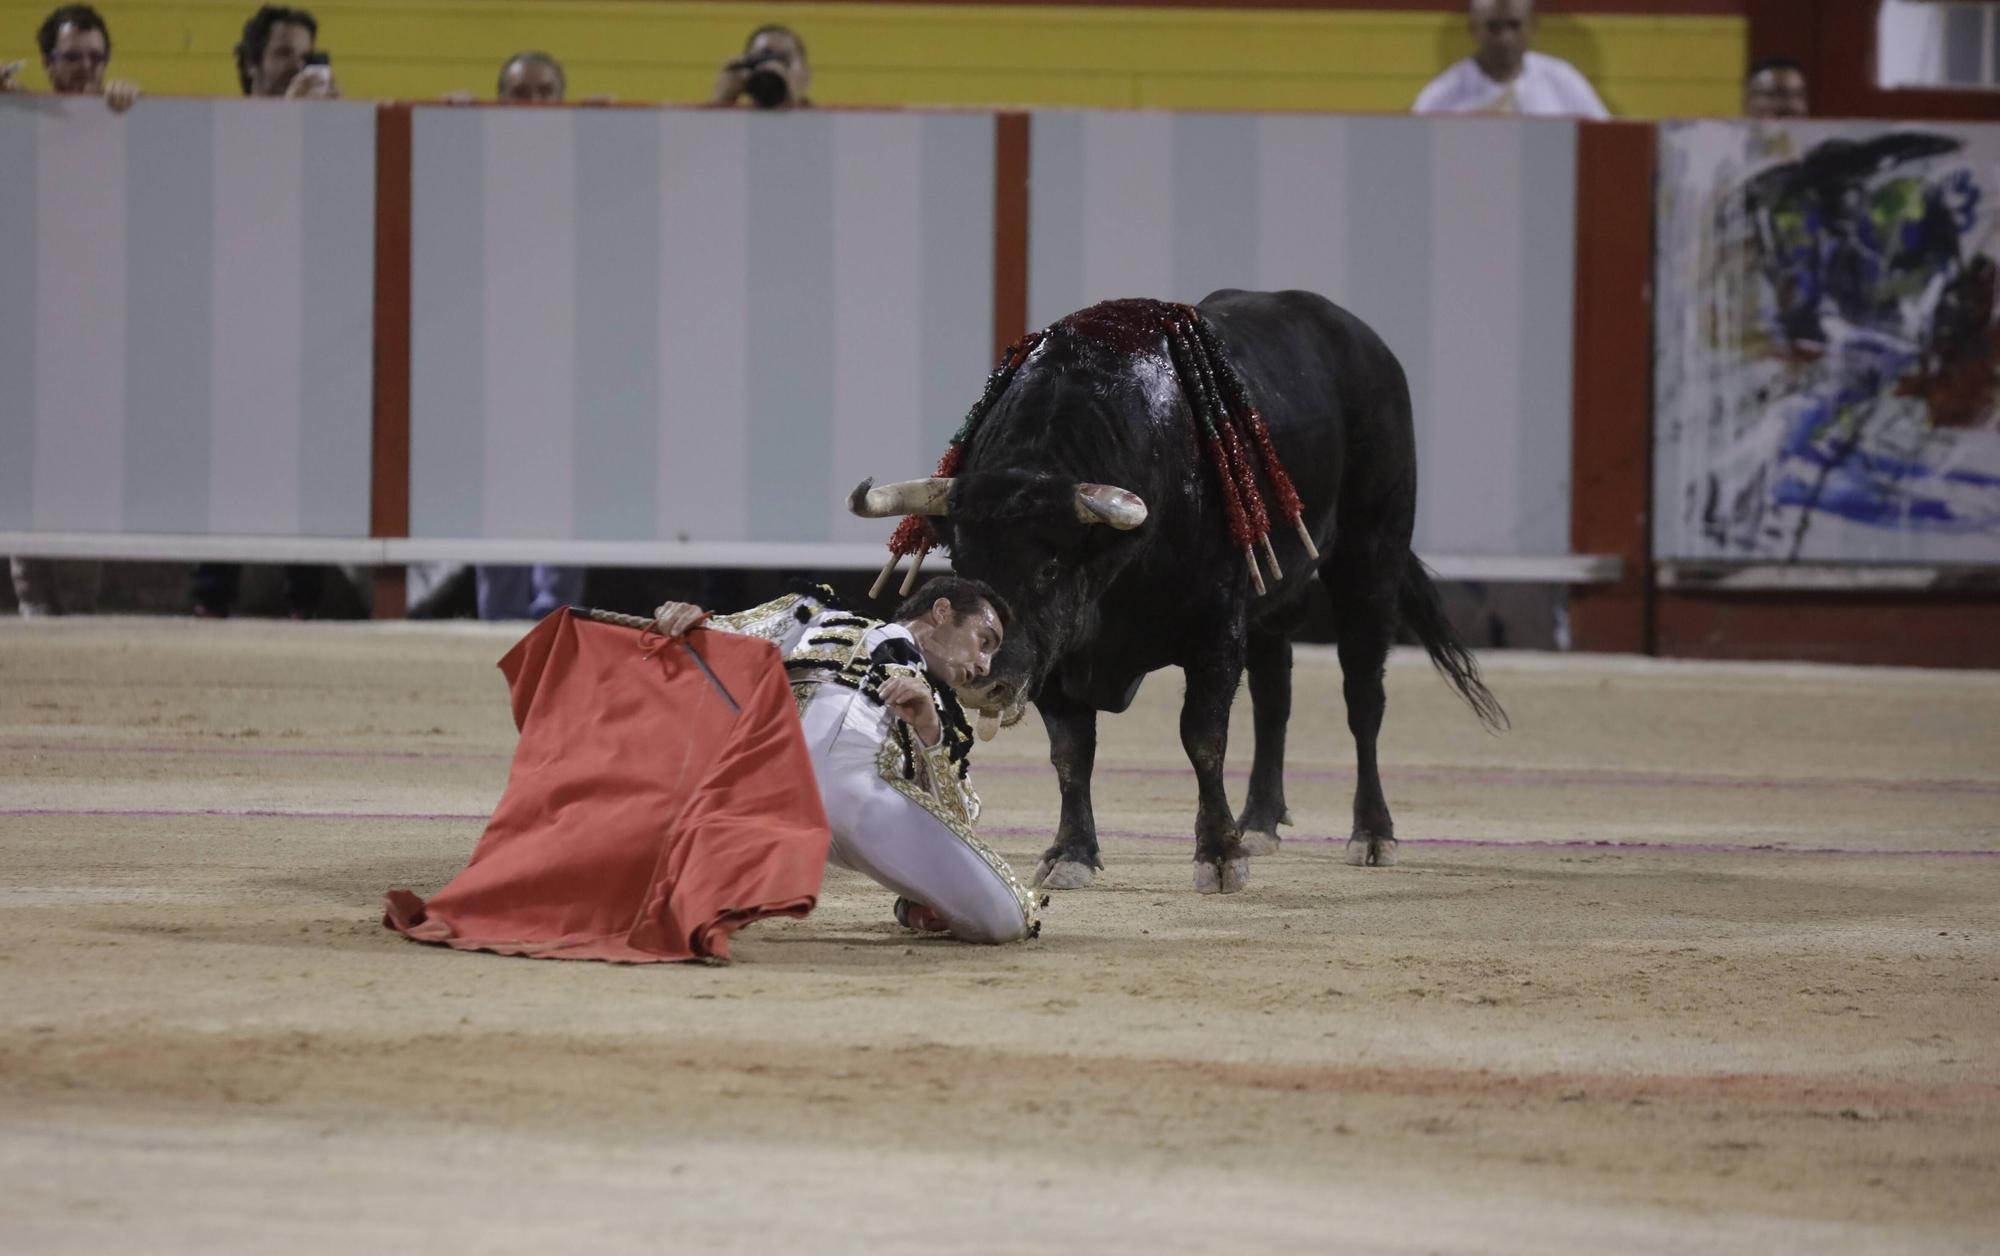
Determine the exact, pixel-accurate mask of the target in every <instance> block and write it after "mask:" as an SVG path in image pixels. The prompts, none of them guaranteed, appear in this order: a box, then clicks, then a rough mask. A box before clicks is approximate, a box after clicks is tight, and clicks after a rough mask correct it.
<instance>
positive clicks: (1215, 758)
mask: <svg viewBox="0 0 2000 1256" xmlns="http://www.w3.org/2000/svg"><path fill="white" fill-rule="evenodd" d="M1240 648H1241V647H1240V645H1239V647H1238V649H1239V650H1240ZM1216 653H1218V654H1223V653H1226V651H1224V650H1222V649H1218V650H1217V651H1216ZM1182 670H1184V671H1185V672H1186V673H1187V697H1186V699H1185V700H1184V701H1183V702H1182V704H1181V747H1182V749H1184V750H1186V751H1187V757H1188V762H1189V763H1191V764H1193V765H1194V776H1195V783H1196V785H1197V786H1198V788H1199V789H1200V791H1201V801H1200V802H1199V803H1198V804H1197V805H1196V808H1195V816H1194V888H1195V890H1196V891H1197V892H1199V893H1202V894H1216V893H1221V894H1234V893H1235V892H1236V891H1238V890H1240V889H1242V888H1243V885H1244V883H1245V882H1246V881H1248V880H1249V879H1250V856H1249V854H1248V853H1246V852H1245V851H1244V849H1243V843H1242V840H1241V836H1240V833H1239V831H1238V829H1237V827H1236V820H1235V818H1234V817H1232V816H1231V815H1230V814H1229V795H1228V793H1227V791H1225V790H1224V788H1223V784H1222V763H1223V759H1224V758H1225V757H1226V755H1227V754H1228V751H1229V704H1230V702H1231V700H1232V699H1234V698H1235V696H1236V683H1237V681H1238V680H1240V679H1242V675H1243V662H1242V655H1241V654H1240V653H1230V657H1228V659H1227V660H1226V661H1225V662H1217V661H1215V660H1213V659H1204V660H1202V661H1201V662H1199V663H1191V664H1186V665H1184V667H1183V669H1182Z"/></svg>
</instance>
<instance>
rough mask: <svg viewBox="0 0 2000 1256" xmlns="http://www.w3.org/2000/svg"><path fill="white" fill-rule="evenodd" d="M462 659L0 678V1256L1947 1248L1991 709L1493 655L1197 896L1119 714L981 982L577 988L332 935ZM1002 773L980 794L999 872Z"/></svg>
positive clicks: (211, 645)
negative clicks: (1097, 826) (1494, 730)
mask: <svg viewBox="0 0 2000 1256" xmlns="http://www.w3.org/2000/svg"><path fill="white" fill-rule="evenodd" d="M511 636H512V632H511V631H507V630H502V631H499V632H496V631H494V630H492V629H486V628H476V627H456V628H454V627H438V626H431V627H428V628H425V627H397V626H368V625H344V626H331V625H329V626H298V625H289V624H273V623H252V622H232V623H193V622H178V621H167V620H140V619H124V620H118V619H106V620H96V621H71V622H59V623H47V622H42V623H22V622H18V621H14V622H6V623H0V904H4V908H5V910H4V911H0V1175H4V1181H5V1183H6V1188H5V1189H4V1190H0V1250H5V1251H8V1252H23V1253H26V1252H44V1251H46V1252H103V1251H116V1250H137V1251H147V1252H180V1251H189V1252H191V1251H203V1252H212V1251H259V1252H272V1251H280V1252H288V1253H289V1252H318V1251H325V1252H353V1251H360V1250H374V1251H384V1250H391V1249H392V1248H394V1249H402V1250H418V1249H428V1250H434V1251H437V1250H443V1251H473V1250H477V1251H486V1252H501V1251H537V1252H547V1251H578V1250H585V1249H586V1248H587V1247H598V1248H603V1247H609V1248H613V1249H619V1250H635V1251H637V1250H648V1251H666V1252H675V1251H683V1250H725V1251H758V1252H784V1251H797V1252H836V1251H854V1252H866V1253H871V1254H878V1256H880V1254H887V1253H901V1252H911V1253H926V1254H934V1253H938V1252H960V1251H963V1252H971V1253H1002V1252H1024V1253H1025V1252H1037V1253H1046V1252H1058V1251H1092V1252H1125V1251H1130V1252H1147V1253H1160V1252H1198V1251H1200V1252H1236V1251H1252V1250H1281V1251H1343V1252H1361V1253H1373V1252H1396V1253H1403V1252H1410V1253H1415V1252H1503V1251H1517V1252H1535V1253H1550V1252H1576V1253H1604V1252H1619V1253H1631V1252H1690V1251H1701V1252H1737V1251H1741V1252H1754V1253H1757V1254H1758V1256H1770V1254H1771V1253H1775V1252H1793V1251H1796V1252H1811V1253H1829V1252H1899V1253H1900V1252H1927V1251H1966V1252H1971V1251H1995V1250H2000V1045H1996V1044H2000V831H1996V830H2000V676H1995V675H1984V674H1971V673H1955V674H1949V673H1931V674H1924V673H1912V672H1889V671H1875V672H1869V671H1850V670H1843V669H1828V668H1803V667H1799V668H1785V667H1754V666H1708V665H1668V664H1657V663H1650V662H1645V661H1641V660H1632V659H1609V660H1596V659H1577V658H1562V659H1556V658H1550V657H1546V656H1520V657H1512V658H1510V657H1504V656H1496V657H1493V658H1491V659H1490V660H1489V675H1490V679H1491V681H1492V683H1493V687H1494V688H1495V690H1496V691H1497V692H1498V693H1499V695H1500V696H1501V698H1502V700H1503V701H1504V702H1506V703H1507V705H1508V707H1509V709H1510V710H1511V712H1512V714H1513V716H1514V721H1515V726H1516V727H1515V730H1514V731H1513V732H1512V733H1509V734H1507V735H1505V736H1499V737H1495V736H1490V735H1488V734H1486V733H1484V732H1482V731H1481V730H1480V729H1479V727H1478V725H1477V724H1476V723H1475V722H1474V720H1473V719H1472V717H1471V716H1470V715H1469V714H1468V713H1467V712H1466V711H1465V710H1464V709H1463V708H1462V707H1461V706H1459V705H1458V704H1457V702H1456V700H1455V699H1454V698H1453V697H1452V695H1451V694H1450V692H1449V691H1448V690H1447V689H1446V687H1445V686H1444V684H1443V683H1442V682H1441V681H1439V680H1438V679H1436V678H1435V677H1433V676H1432V675H1431V674H1430V672H1429V669H1428V667H1427V666H1425V665H1424V664H1423V663H1422V662H1421V661H1420V660H1417V659H1413V658H1410V657H1408V656H1403V655H1399V656H1398V657H1397V659H1396V660H1395V661H1394V662H1393V663H1392V666H1391V677H1390V713H1389V722H1388V726H1387V729H1386V733H1385V740H1384V752H1383V753H1384V762H1385V766H1386V772H1385V776H1386V780H1387V784H1388V788H1389V791H1390V797H1391V801H1392V803H1393V805H1394V806H1395V808H1396V815H1397V819H1398V822H1399V829H1400V832H1401V834H1402V835H1403V836H1404V837H1405V838H1406V839H1408V840H1406V842H1405V844H1404V847H1403V856H1404V862H1403V864H1402V866H1400V867H1397V868H1393V869H1384V870H1364V869H1357V868H1351V867H1348V866H1346V865H1345V864H1344V863H1343V862H1342V861H1341V857H1340V856H1341V848H1340V840H1339V839H1341V838H1343V837H1344V836H1345V831H1346V830H1345V823H1346V817H1347V807H1348V791H1349V788H1350V785H1351V773H1350V770H1349V763H1350V746H1349V742H1348V738H1347V735H1346V731H1345V725H1344V722H1343V715H1342V712H1341V709H1340V706H1339V699H1338V693H1339V685H1338V672H1337V667H1336V665H1335V664H1334V662H1333V660H1332V658H1331V657H1330V656H1329V655H1328V654H1326V653H1324V652H1321V651H1302V652H1301V656H1300V661H1299V667H1298V694H1299V699H1298V703H1297V706H1298V713H1297V716H1296V718H1295V722H1294V725H1293V729H1294V732H1293V740H1292V747H1293V754H1292V775H1291V786H1290V790H1291V803H1292V810H1293V813H1294V815H1295V816H1296V817H1297V819H1298V825H1297V828H1296V829H1293V830H1291V831H1290V832H1291V833H1292V834H1293V838H1292V840H1291V841H1290V842H1289V843H1288V845H1287V847H1286V849H1285V850H1283V851H1282V852H1280V853H1279V854H1277V855H1274V856H1271V857H1269V858H1266V859H1262V860H1259V861H1258V862H1257V863H1256V865H1255V870H1254V874H1253V879H1252V883H1251V885H1250V887H1249V889H1248V890H1246V891H1245V892H1244V893H1243V894H1241V895H1237V896H1234V897H1231V898H1200V897H1197V896H1196V895H1195V894H1194V893H1193V892H1192V890H1191V888H1190V886H1191V871H1190V867H1189V862H1188V861H1189V857H1190V854H1191V844H1190V843H1189V842H1188V840H1187V839H1186V837H1185V834H1186V833H1187V832H1188V828H1189V825H1190V823H1191V819H1192V810H1193V800H1194V790H1193V785H1192V782H1191V780H1190V778H1189V777H1188V775H1187V773H1186V770H1185V764H1184V761H1183V760H1182V758H1181V755H1180V750H1179V745H1178V741H1177V737H1176V734H1175V732H1174V729H1175V712H1176V710H1177V707H1178V699H1179V687H1180V686H1179V680H1178V677H1177V676H1174V675H1173V674H1171V673H1168V674H1163V675H1161V676H1158V677H1156V678H1155V679H1154V680H1153V681H1151V682H1149V683H1148V685H1147V687H1146V689H1145V691H1144V692H1143V693H1142V695H1141V697H1140V700H1139V703H1138V706H1137V708H1136V709H1135V710H1134V711H1133V712H1132V713H1130V714H1128V715H1126V716H1123V717H1120V718H1116V719H1112V720H1109V721H1107V722H1106V723H1105V724H1104V726H1103V741H1102V746H1101V749H1100V760H1099V762H1100V766H1099V773H1098V792H1097V811H1098V816H1099V820H1100V823H1101V824H1102V826H1103V828H1104V830H1105V831H1106V833H1107V834H1108V835H1109V836H1108V839H1107V841H1106V844H1105V849H1106V858H1107V861H1108V864H1109V866H1108V868H1107V869H1106V871H1105V872H1104V873H1103V874H1102V876H1101V877H1100V880H1099V882H1098V884H1097V886H1096V887H1094V888H1092V889H1089V890H1085V891H1079V892H1075V893H1071V894H1067V895H1063V896H1060V897H1059V898H1058V899H1057V900H1056V902H1055V904H1054V906H1053V907H1052V908H1051V909H1050V911H1049V913H1048V926H1047V931H1046V934H1045V936H1044V937H1043V938H1042V939H1041V940H1040V941H1038V942H1035V943H1031V944H1028V945H1023V946H1017V947H1010V948H1004V949H977V948H969V947H963V946H958V945H955V944H951V943H945V942H938V941H934V940H917V939H914V938H913V937H911V936H909V935H906V934H904V933H903V932H901V931H900V930H898V929H897V928H895V926H894V925H893V924H892V923H891V922H890V919H889V913H888V908H889V901H888V896H887V895H886V894H885V893H883V892H882V891H880V890H878V889H876V888H875V887H873V886H872V885H870V884H868V883H866V882H864V881H861V880H858V879H856V878H852V877H849V876H846V875H845V874H834V875H833V876H832V877H831V878H830V880H829V882H828V885H827V889H826V894H825V898H824V900H823V903H822V906H821V908H820V909H819V911H818V912H817V913H816V914H815V915H814V916H813V917H812V918H810V919H808V920H806V921H803V922H782V923H772V924H764V925H759V926H756V927H754V928H752V929H751V930H749V931H748V932H747V933H744V934H742V935H739V940H738V943H737V953H738V955H739V957H740V959H739V962H738V963H736V964H735V965H733V966H730V967H726V968H725V967H695V966H652V967H644V968H616V967H609V966H603V965H592V964H564V963H550V962H536V961H529V960H518V959H502V958H497V957H492V956H484V955H469V954H460V953H455V952H451V951H446V950H441V949H433V948H427V947H420V946H416V945H412V944H410V943H408V942H405V941H402V940H401V939H399V938H397V937H395V936H394V935H391V934H389V933H387V932H385V931H383V930H382V929H381V928H380V926H379V925H378V923H377V920H378V910H377V903H378V901H379V896H380V894H381V892H382V890H384V889H385V888H387V887H390V886H411V887H414V888H416V889H417V890H418V891H419V892H428V891H430V890H432V889H434V888H436V887H437V886H438V885H440V884H441V883H442V882H443V881H445V880H446V879H447V878H449V877H450V876H451V875H452V873H454V872H455V871H456V870H457V869H458V867H459V866H460V865H461V863H462V862H463V860H464V858H465V855H466V854H467V852H468V850H469V849H470V847H471V845H472V842H473V840H474V839H475V838H476V836H477V835H478V833H479V830H480V827H481V823H482V820H483V818H484V815H485V813H486V812H487V810H488V809H489V808H490V807H491V805H492V803H493V802H494V800H495V799H496V798H497V797H498V794H499V792H500V789H501V786H502V784H503V782H504V779H505V774H506V770H507V761H508V754H509V751H510V748H511V744H512V729H511V726H510V725H509V723H508V718H507V711H506V706H505V703H504V701H503V695H504V689H503V685H502V682H501V678H500V676H499V674H498V672H497V671H496V670H495V669H494V668H493V666H492V664H493V662H494V660H495V659H496V658H498V656H499V655H500V654H501V653H502V651H503V650H504V648H505V646H506V645H507V644H508V643H509V641H510V640H511ZM1247 708H1248V703H1247V700H1246V701H1245V702H1244V703H1242V704H1240V706H1239V713H1238V714H1239V719H1238V723H1237V729H1236V737H1235V739H1234V747H1235V752H1234V753H1233V755H1232V758H1233V759H1234V760H1235V761H1236V762H1237V763H1238V764H1239V766H1240V765H1241V764H1242V763H1244V762H1246V761H1247V757H1248V749H1249V744H1248V725H1247ZM1044 749H1045V746H1044V741H1043V737H1042V734H1041V731H1040V728H1039V724H1038V722H1035V721H1030V722H1029V723H1027V724H1024V725H1022V726H1021V727H1020V728H1019V729H1016V730H1014V731H1013V732H1012V733H1010V734H1006V735H1003V736H1002V738H1001V739H1000V740H999V741H997V742H995V743H993V745H992V746H990V747H987V748H985V750H983V751H982V756H983V774H982V775H981V777H980V782H981V785H982V788H983V791H984V793H985V795H986V798H987V801H988V819H989V823H990V825H991V832H992V833H993V834H994V835H995V838H996V843H997V845H998V846H999V847H1000V848H1001V849H1002V851H1003V852H1004V853H1005V854H1006V855H1008V856H1009V857H1010V858H1012V859H1014V860H1015V861H1016V862H1017V864H1020V865H1027V866H1030V867H1031V866H1032V865H1033V863H1034V857H1035V855H1036V853H1037V852H1038V851H1039V850H1040V849H1041V847H1042V845H1043V844H1044V841H1045V838H1046V835H1047V833H1048V831H1049V828H1050V826H1051V825H1052V824H1053V820H1054V816H1055V790H1054V783H1053V777H1052V773H1051V772H1050V770H1049V769H1048V767H1047V764H1046V761H1045V759H1044V758H1043V754H1044ZM1241 788H1242V785H1241V778H1240V776H1239V777H1238V778H1237V779H1236V782H1235V790H1236V791H1237V793H1238V797H1239V798H1240V790H1241Z"/></svg>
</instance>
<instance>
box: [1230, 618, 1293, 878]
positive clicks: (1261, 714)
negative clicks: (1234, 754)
mask: <svg viewBox="0 0 2000 1256" xmlns="http://www.w3.org/2000/svg"><path fill="white" fill-rule="evenodd" d="M1246 662H1247V664H1248V666H1249V671H1250V707H1251V710H1252V712H1253V713H1254V715H1255V717H1256V730H1257V752H1256V757H1255V758H1254V759H1253V760H1251V764H1250V792H1249V794H1248V795H1247V796H1246V797H1245V798H1244V800H1243V813H1242V814H1241V815H1240V816H1238V817H1237V820H1236V824H1237V827H1238V829H1240V830H1241V832H1242V840H1243V849H1244V851H1245V852H1246V853H1248V854H1252V855H1269V854H1272V853H1273V852H1275V851H1276V850H1277V849H1278V826H1279V825H1281V824H1290V823H1291V822H1292V817H1291V813H1290V812H1289V811H1287V810H1286V809H1285V726H1286V725H1287V724H1288V723H1289V722H1290V721H1291V718H1292V643H1291V642H1290V641H1288V640H1286V639H1285V637H1284V635H1283V634H1280V633H1262V632H1252V633H1251V635H1250V642H1249V652H1248V655H1247V658H1246Z"/></svg>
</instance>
